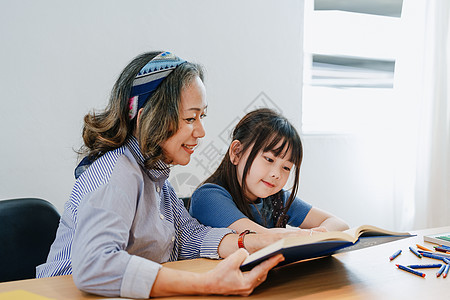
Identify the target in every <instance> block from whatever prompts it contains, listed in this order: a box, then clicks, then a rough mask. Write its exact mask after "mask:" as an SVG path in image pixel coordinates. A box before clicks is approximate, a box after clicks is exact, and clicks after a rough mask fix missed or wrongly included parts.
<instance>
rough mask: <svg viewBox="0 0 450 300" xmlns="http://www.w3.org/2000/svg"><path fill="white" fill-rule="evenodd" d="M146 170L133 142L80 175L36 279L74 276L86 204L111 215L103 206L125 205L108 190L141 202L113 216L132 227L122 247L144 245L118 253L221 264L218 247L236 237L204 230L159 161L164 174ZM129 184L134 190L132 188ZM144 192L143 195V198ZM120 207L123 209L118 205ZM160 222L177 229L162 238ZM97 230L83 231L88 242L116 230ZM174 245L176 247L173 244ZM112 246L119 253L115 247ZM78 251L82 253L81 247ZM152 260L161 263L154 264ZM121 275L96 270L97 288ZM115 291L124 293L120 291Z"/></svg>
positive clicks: (217, 229)
mask: <svg viewBox="0 0 450 300" xmlns="http://www.w3.org/2000/svg"><path fill="white" fill-rule="evenodd" d="M143 166H144V159H143V156H142V154H141V152H140V150H139V145H138V142H137V140H136V139H135V138H134V137H131V138H130V139H129V140H128V141H127V143H126V145H125V146H123V147H120V148H118V149H116V150H113V151H110V152H107V153H105V154H104V155H103V156H102V157H100V158H99V159H97V160H96V161H95V162H94V163H93V164H92V165H91V166H89V168H88V169H87V170H86V171H85V172H83V173H82V174H81V175H80V177H79V178H78V180H77V181H76V183H75V186H74V188H73V191H72V194H71V196H70V200H69V201H68V202H67V203H66V205H65V210H64V213H63V215H62V217H61V221H60V225H59V228H58V232H57V236H56V239H55V241H54V243H53V245H52V247H51V249H50V253H49V256H48V258H47V262H46V263H45V264H42V265H40V266H38V267H37V277H50V276H58V275H66V274H72V254H73V253H72V250H73V246H72V242H73V240H74V236H75V234H76V232H77V228H78V227H79V225H78V212H79V207H80V205H82V204H83V202H84V201H90V202H89V203H91V204H89V205H92V203H94V204H95V206H94V207H95V208H96V209H98V208H99V206H100V208H99V209H101V210H102V211H106V212H107V213H108V209H109V208H108V207H107V206H105V207H106V208H105V207H101V205H102V203H103V202H107V201H109V202H108V203H107V204H105V205H111V203H112V204H113V206H114V203H115V202H114V201H121V200H123V198H119V197H118V199H110V198H111V196H110V195H111V194H102V193H105V192H103V191H104V190H106V189H107V188H108V186H111V185H113V184H114V187H111V188H114V189H115V190H116V189H120V190H121V191H123V192H124V193H123V194H124V195H127V196H129V197H131V198H133V197H135V195H137V196H136V197H137V198H139V199H137V200H136V203H131V204H130V205H129V207H133V211H129V212H122V211H120V212H119V213H117V212H114V213H115V216H117V215H118V214H119V216H121V215H120V214H123V216H124V217H123V218H125V219H124V220H125V222H119V223H120V224H124V223H126V224H129V223H130V222H132V225H131V227H130V228H126V230H125V231H129V237H128V238H125V239H124V242H123V243H124V244H127V243H128V242H129V239H130V238H135V237H142V238H141V239H140V240H138V239H136V240H133V244H132V245H126V247H125V248H123V249H118V251H120V252H122V255H130V256H132V255H136V256H140V257H143V258H146V259H149V260H153V261H155V262H156V263H162V262H165V261H174V260H178V259H190V258H198V257H207V258H216V259H217V258H219V256H218V253H217V249H218V245H219V243H220V241H221V240H222V238H223V236H225V235H226V234H228V233H231V232H232V231H231V230H229V229H226V228H211V227H207V226H204V225H202V224H200V223H199V222H198V221H197V220H196V219H194V218H192V217H191V216H190V215H189V213H188V212H187V211H186V209H185V208H184V205H183V202H182V200H180V199H178V197H177V196H176V194H175V191H174V190H173V187H172V186H171V185H170V183H169V181H168V180H167V178H168V176H169V172H170V170H169V166H168V165H166V164H165V163H163V162H162V161H160V162H159V164H158V167H159V168H160V170H157V169H152V170H146V169H145V168H144V167H143ZM136 170H137V171H136ZM120 172H122V173H120ZM133 172H134V173H133ZM143 174H145V175H143ZM140 176H141V177H140ZM113 178H114V179H113ZM117 178H121V180H120V181H117ZM122 182H123V184H122ZM130 182H131V183H133V184H131V185H130ZM140 187H141V188H140ZM142 187H144V188H142ZM142 191H143V192H142ZM141 192H142V193H143V194H140V193H141ZM105 195H109V196H108V197H105V199H102V196H105ZM155 197H156V198H155ZM112 198H114V197H112ZM86 199H89V200H86ZM155 201H156V202H155ZM116 203H117V204H119V202H116ZM152 203H156V205H157V206H156V207H158V206H159V211H155V209H149V208H151V207H152V206H151V205H155V204H152ZM85 206H88V205H84V207H85ZM138 209H139V211H138ZM142 210H144V211H142ZM156 210H158V209H156ZM87 213H88V212H86V211H84V214H85V215H84V217H85V218H86V214H87ZM129 216H131V217H130V218H129V220H128V219H126V218H127V217H129ZM95 217H96V216H95V214H93V215H92V216H88V219H89V218H90V219H92V218H95ZM162 221H164V222H166V223H164V224H166V225H167V224H168V225H169V226H172V228H173V229H171V230H166V232H163V233H160V232H159V231H162V230H159V229H160V228H155V226H160V224H161V222H162ZM136 224H145V226H144V227H145V228H141V227H142V226H141V227H139V226H134V225H136ZM166 225H164V226H166ZM80 226H81V225H80ZM98 227H99V228H100V229H99V228H95V230H92V231H93V232H94V233H90V230H86V228H84V231H83V234H88V235H89V234H92V235H93V236H92V239H87V240H95V239H96V236H95V231H96V230H97V232H98V231H100V230H115V228H111V227H107V228H103V227H101V223H99V224H98ZM152 228H154V229H152ZM80 230H81V229H80ZM117 230H118V231H120V230H123V228H118V229H117ZM172 233H174V235H173V236H171V234H172ZM164 234H166V235H164ZM150 238H151V239H153V241H155V239H156V244H158V245H155V243H154V242H153V244H151V245H147V243H146V242H147V239H150ZM81 240H82V239H81ZM170 240H171V241H172V242H170ZM168 241H169V242H168ZM100 242H101V243H100V244H103V243H106V244H107V243H109V240H106V241H100ZM160 242H161V243H160ZM166 244H167V247H168V248H164V247H166V246H161V245H166ZM85 246H86V248H89V247H93V246H92V245H90V244H87V245H85ZM113 246H114V247H116V244H114V245H113ZM77 248H78V249H84V248H83V247H79V246H78V247H77ZM163 249H165V250H163ZM86 251H89V250H86ZM125 251H126V252H125ZM155 251H156V252H157V251H163V252H164V253H156V252H155ZM166 252H167V253H166ZM77 254H78V253H77ZM83 255H84V254H83ZM86 255H87V254H86ZM78 256H79V255H78ZM153 257H161V258H160V259H152V258H153ZM95 259H97V257H95ZM98 259H100V258H98ZM158 260H161V261H158ZM108 264H109V265H110V262H108ZM117 269H121V270H117V272H119V273H120V274H102V272H103V270H98V272H99V275H98V277H97V278H96V279H95V280H96V282H98V281H101V280H99V279H98V278H102V277H101V276H104V278H105V280H104V282H105V285H106V282H109V283H108V284H110V282H111V281H108V279H107V278H108V276H110V277H109V278H111V277H112V276H113V275H114V278H116V277H117V276H125V275H123V274H125V271H124V270H122V269H123V266H120V267H118V268H117ZM147 271H148V270H147ZM104 272H106V271H104ZM122 272H123V274H122ZM133 272H134V271H133ZM133 272H131V271H130V270H127V273H126V274H133ZM135 272H136V274H133V276H139V272H140V271H139V270H138V269H137V270H135ZM125 279H126V278H124V280H122V282H128V281H129V280H125ZM151 284H152V283H151ZM100 288H102V289H105V286H101V287H99V289H100ZM108 288H109V287H108ZM115 288H117V289H120V288H121V287H115ZM123 288H124V287H122V289H123ZM94 292H95V291H94ZM122 296H123V295H122Z"/></svg>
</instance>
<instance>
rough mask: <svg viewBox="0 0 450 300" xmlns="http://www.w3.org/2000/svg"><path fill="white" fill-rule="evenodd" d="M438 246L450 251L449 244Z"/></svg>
mask: <svg viewBox="0 0 450 300" xmlns="http://www.w3.org/2000/svg"><path fill="white" fill-rule="evenodd" d="M435 248H436V247H435ZM439 248H444V249H447V250H448V251H450V246H446V245H439Z"/></svg>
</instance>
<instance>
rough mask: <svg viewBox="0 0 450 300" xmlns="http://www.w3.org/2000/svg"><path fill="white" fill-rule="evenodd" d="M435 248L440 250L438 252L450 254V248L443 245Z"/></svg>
mask: <svg viewBox="0 0 450 300" xmlns="http://www.w3.org/2000/svg"><path fill="white" fill-rule="evenodd" d="M434 250H435V251H438V252H442V253H446V254H450V250H449V249H446V248H442V247H434Z"/></svg>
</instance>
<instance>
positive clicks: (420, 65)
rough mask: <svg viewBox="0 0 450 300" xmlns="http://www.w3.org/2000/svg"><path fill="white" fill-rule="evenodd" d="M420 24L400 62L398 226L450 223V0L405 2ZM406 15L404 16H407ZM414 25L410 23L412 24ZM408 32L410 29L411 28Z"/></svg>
mask: <svg viewBox="0 0 450 300" xmlns="http://www.w3.org/2000/svg"><path fill="white" fill-rule="evenodd" d="M403 13H404V14H405V26H409V27H411V26H415V28H414V30H413V31H412V32H413V34H411V36H410V37H404V38H406V39H408V38H409V41H413V42H412V43H411V45H414V47H411V48H409V49H406V50H405V52H406V53H402V55H401V56H400V57H402V58H403V60H400V59H399V61H398V70H397V65H396V73H397V71H398V74H399V76H398V81H397V83H398V86H399V87H400V88H399V91H400V92H399V95H398V98H399V99H400V100H399V104H398V105H399V107H398V108H397V109H398V113H397V115H398V118H397V121H398V122H397V123H398V124H397V125H396V128H395V133H394V137H395V138H394V139H393V140H394V142H393V144H392V150H393V157H394V161H395V165H394V203H393V208H394V215H395V217H396V219H395V222H394V223H395V227H396V229H402V230H411V229H421V228H430V227H439V226H448V225H450V88H449V85H450V82H449V80H450V53H449V52H450V45H449V44H450V37H449V34H450V31H449V23H450V22H449V18H450V1H448V0H432V1H426V0H422V1H416V0H408V1H404V2H403V12H402V14H403ZM402 18H403V17H402ZM409 27H408V28H409ZM405 32H407V31H405Z"/></svg>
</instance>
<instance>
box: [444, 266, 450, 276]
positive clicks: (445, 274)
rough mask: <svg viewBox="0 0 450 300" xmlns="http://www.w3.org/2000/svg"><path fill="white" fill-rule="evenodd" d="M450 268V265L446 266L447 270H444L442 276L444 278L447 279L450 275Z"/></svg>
mask: <svg viewBox="0 0 450 300" xmlns="http://www.w3.org/2000/svg"><path fill="white" fill-rule="evenodd" d="M449 268H450V265H446V266H445V269H444V274H443V275H442V277H444V278H445V277H447V274H448V269H449Z"/></svg>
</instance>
